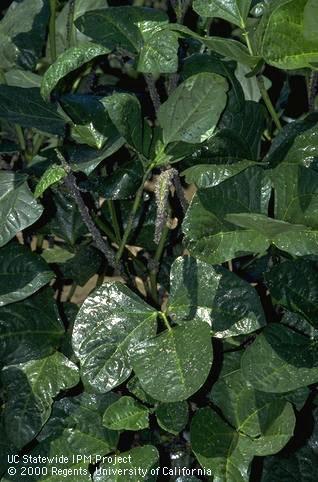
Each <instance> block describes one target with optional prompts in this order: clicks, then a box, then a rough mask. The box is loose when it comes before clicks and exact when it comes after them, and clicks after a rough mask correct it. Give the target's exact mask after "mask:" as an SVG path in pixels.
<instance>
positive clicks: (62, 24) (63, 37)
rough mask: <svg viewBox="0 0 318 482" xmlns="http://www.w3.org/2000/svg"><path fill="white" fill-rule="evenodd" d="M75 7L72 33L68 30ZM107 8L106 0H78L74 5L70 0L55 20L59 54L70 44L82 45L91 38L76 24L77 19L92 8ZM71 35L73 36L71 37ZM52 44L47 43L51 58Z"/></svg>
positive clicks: (48, 54) (48, 53) (48, 55)
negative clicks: (71, 12) (71, 13)
mask: <svg viewBox="0 0 318 482" xmlns="http://www.w3.org/2000/svg"><path fill="white" fill-rule="evenodd" d="M72 8H73V9H74V10H73V11H74V15H73V20H74V21H73V25H72V28H73V31H72V34H71V35H70V32H69V30H68V25H69V16H70V11H71V10H72ZM101 8H107V1H106V0H76V2H75V3H74V5H73V4H72V3H71V1H70V0H68V1H67V2H66V3H65V5H64V7H63V8H62V10H61V11H60V12H59V13H58V14H57V17H56V21H55V28H56V36H55V39H56V51H57V55H60V54H61V53H63V52H64V51H65V50H66V49H68V48H69V47H70V46H74V45H80V44H81V43H83V42H89V40H90V38H89V37H87V36H86V35H84V34H82V33H81V32H80V31H79V30H78V29H77V28H76V26H75V23H74V22H75V20H77V19H78V18H79V17H81V16H82V15H84V13H86V12H89V11H91V10H100V9H101ZM70 37H71V38H70ZM70 44H71V45H70ZM50 50H51V49H50V44H49V43H48V44H47V57H49V58H50V59H51V52H50Z"/></svg>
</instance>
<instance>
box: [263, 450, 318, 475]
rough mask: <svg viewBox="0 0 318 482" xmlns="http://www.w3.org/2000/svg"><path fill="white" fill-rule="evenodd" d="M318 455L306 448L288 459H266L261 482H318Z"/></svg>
mask: <svg viewBox="0 0 318 482" xmlns="http://www.w3.org/2000/svg"><path fill="white" fill-rule="evenodd" d="M317 477H318V454H316V453H314V451H313V450H312V449H310V448H309V447H307V446H305V447H302V448H300V449H299V450H297V451H296V452H293V453H292V454H290V455H289V456H287V457H268V458H266V459H265V462H264V468H263V474H262V479H261V482H273V481H274V480H279V482H316V480H317Z"/></svg>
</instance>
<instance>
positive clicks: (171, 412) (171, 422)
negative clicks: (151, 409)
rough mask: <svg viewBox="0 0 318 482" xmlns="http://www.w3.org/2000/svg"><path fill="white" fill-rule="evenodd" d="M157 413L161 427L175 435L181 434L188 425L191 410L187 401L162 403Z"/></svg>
mask: <svg viewBox="0 0 318 482" xmlns="http://www.w3.org/2000/svg"><path fill="white" fill-rule="evenodd" d="M155 413H156V417H157V422H158V424H159V425H160V427H161V428H162V429H163V430H166V431H167V432H170V433H173V434H174V435H177V434H178V433H179V432H181V430H183V429H184V428H185V426H186V424H187V423H188V417H189V409H188V404H187V402H185V401H182V402H174V403H160V404H159V405H158V407H157V409H156V412H155Z"/></svg>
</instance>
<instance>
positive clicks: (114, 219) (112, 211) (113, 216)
mask: <svg viewBox="0 0 318 482" xmlns="http://www.w3.org/2000/svg"><path fill="white" fill-rule="evenodd" d="M107 205H108V209H109V212H110V217H111V220H112V223H113V228H114V232H115V236H116V242H117V243H118V245H119V244H120V241H121V235H120V227H119V223H118V218H117V213H116V208H115V204H114V201H113V200H112V199H109V200H108V201H107Z"/></svg>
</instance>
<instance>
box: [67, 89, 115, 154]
mask: <svg viewBox="0 0 318 482" xmlns="http://www.w3.org/2000/svg"><path fill="white" fill-rule="evenodd" d="M102 100H103V98H102V97H97V96H92V95H79V94H68V95H64V96H63V97H62V98H61V99H60V104H61V106H62V108H63V110H64V111H65V112H66V114H67V118H68V119H71V121H72V124H73V125H72V131H71V134H72V137H73V139H74V140H75V141H76V142H78V143H82V144H83V143H84V144H88V145H89V146H91V147H93V148H95V149H99V150H101V149H104V148H105V147H107V144H108V146H109V145H112V144H114V143H115V142H116V141H118V140H119V138H120V134H119V132H118V130H117V129H116V127H115V126H114V124H113V123H112V122H111V120H110V117H109V115H108V113H107V111H106V109H105V106H104V105H103V102H102ZM121 145H122V144H120V146H121Z"/></svg>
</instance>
